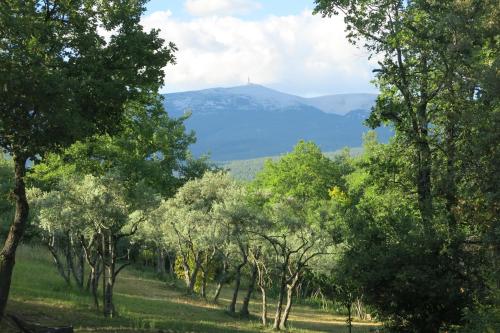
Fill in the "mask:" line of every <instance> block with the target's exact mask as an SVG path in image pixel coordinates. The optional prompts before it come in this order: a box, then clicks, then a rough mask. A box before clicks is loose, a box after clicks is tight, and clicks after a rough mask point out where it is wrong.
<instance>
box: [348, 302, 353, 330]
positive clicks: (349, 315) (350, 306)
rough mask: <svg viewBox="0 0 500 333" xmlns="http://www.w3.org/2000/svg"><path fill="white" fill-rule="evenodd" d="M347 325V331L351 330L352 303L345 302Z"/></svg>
mask: <svg viewBox="0 0 500 333" xmlns="http://www.w3.org/2000/svg"><path fill="white" fill-rule="evenodd" d="M347 327H348V329H349V333H351V332H352V303H351V302H349V303H347Z"/></svg>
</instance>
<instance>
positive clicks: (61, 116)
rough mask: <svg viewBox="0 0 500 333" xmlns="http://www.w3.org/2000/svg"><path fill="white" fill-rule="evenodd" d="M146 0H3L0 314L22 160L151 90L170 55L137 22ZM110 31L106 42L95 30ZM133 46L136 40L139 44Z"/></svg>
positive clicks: (107, 128) (20, 207) (17, 226)
mask: <svg viewBox="0 0 500 333" xmlns="http://www.w3.org/2000/svg"><path fill="white" fill-rule="evenodd" d="M144 3H145V1H122V2H111V3H108V2H101V1H80V0H79V1H72V2H59V1H38V0H34V1H29V2H27V3H26V2H22V3H21V2H18V1H3V2H2V3H1V5H0V27H1V28H0V29H1V30H2V33H1V35H2V39H1V40H0V87H2V88H1V89H0V147H1V148H2V150H4V151H6V152H8V153H9V154H10V155H11V156H12V158H13V160H14V165H15V168H14V171H15V177H14V180H15V184H14V190H13V196H14V199H15V204H16V213H15V217H14V221H13V223H12V225H11V228H10V230H9V233H8V235H7V238H6V240H5V244H4V247H3V249H2V251H1V252H0V314H1V315H3V313H4V310H5V306H6V303H7V299H8V295H9V290H10V282H11V276H12V271H13V267H14V263H15V252H16V248H17V246H18V244H19V242H20V239H21V238H22V236H23V233H24V230H25V227H26V221H27V218H28V211H29V205H28V202H27V199H26V191H25V182H24V178H25V173H26V161H27V160H28V159H35V158H36V157H37V156H41V155H44V154H45V153H46V152H48V151H51V150H54V149H58V148H60V147H64V146H67V145H69V144H71V143H73V142H74V141H76V140H77V139H80V138H84V137H87V136H90V135H92V134H94V133H97V132H101V133H103V132H112V131H113V130H115V129H116V128H117V125H119V124H120V120H121V117H122V113H123V105H124V103H125V102H126V101H128V100H133V99H134V97H135V96H136V95H137V94H138V93H139V94H140V93H144V92H145V91H151V92H156V91H157V89H158V88H159V86H160V85H161V83H162V80H163V75H164V74H163V70H162V69H163V67H164V66H165V65H166V64H167V63H169V62H171V61H172V60H173V55H172V53H173V51H174V50H175V46H173V44H171V45H169V46H167V47H165V46H164V42H163V40H161V39H160V38H159V37H158V32H157V31H151V32H149V33H146V32H144V31H143V30H142V27H141V25H140V24H139V21H140V16H141V14H142V13H143V11H144ZM103 30H104V31H107V32H111V37H110V38H109V39H108V40H106V39H105V38H104V37H103V36H102V35H100V34H99V31H103ZM136 45H141V47H140V48H138V47H136Z"/></svg>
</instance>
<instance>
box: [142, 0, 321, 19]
mask: <svg viewBox="0 0 500 333" xmlns="http://www.w3.org/2000/svg"><path fill="white" fill-rule="evenodd" d="M208 1H211V0H208ZM212 1H213V0H212ZM185 2H186V1H185V0H151V1H150V2H149V3H148V5H147V8H148V12H149V13H151V12H154V11H163V10H170V11H172V13H173V14H174V15H175V16H176V17H179V18H189V17H190V16H191V15H190V14H189V12H188V11H187V10H186V7H185ZM256 2H258V3H259V5H260V8H259V9H258V10H256V11H253V12H251V13H248V14H245V15H239V16H241V17H245V18H247V19H260V18H263V17H265V16H269V15H279V16H282V15H296V14H299V13H301V12H302V11H303V10H305V9H312V8H313V7H314V1H313V0H265V1H256Z"/></svg>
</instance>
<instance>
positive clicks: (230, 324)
mask: <svg viewBox="0 0 500 333" xmlns="http://www.w3.org/2000/svg"><path fill="white" fill-rule="evenodd" d="M230 292H231V290H229V288H227V289H226V290H224V291H223V293H222V296H221V300H220V304H211V303H209V302H207V301H205V300H203V299H199V298H196V297H187V296H185V295H184V294H183V292H182V291H181V289H179V288H176V287H175V286H172V285H171V284H168V283H165V282H162V281H159V280H158V279H156V278H155V277H154V274H152V273H150V272H141V271H138V270H135V269H132V268H131V269H128V270H125V271H124V272H123V273H121V275H120V276H119V277H118V280H117V283H116V288H115V298H114V300H115V306H116V307H117V309H118V312H119V316H118V317H116V318H112V319H106V318H104V317H103V316H102V314H101V312H99V311H97V310H95V309H94V308H93V306H92V299H91V297H90V296H89V295H88V294H87V293H85V292H81V291H78V290H76V288H72V287H68V286H67V285H66V284H65V283H64V281H63V280H62V278H60V277H59V276H58V275H57V272H56V269H55V268H54V267H53V265H52V263H51V260H50V257H49V255H48V253H47V252H46V251H45V250H44V249H39V248H30V247H26V246H24V247H21V248H20V249H19V250H18V255H17V262H16V267H15V271H14V276H13V281H12V289H11V297H10V300H9V304H8V307H7V312H8V313H15V314H17V315H19V316H21V317H23V318H25V319H27V320H32V321H35V322H38V323H41V324H45V325H51V326H57V325H73V326H74V327H75V331H76V332H108V333H111V332H120V333H128V332H155V333H156V332H165V333H166V332H175V333H177V332H179V333H181V332H182V333H187V332H208V333H210V332H213V333H229V332H248V333H251V332H263V331H270V329H268V328H263V327H262V325H261V324H260V322H259V319H258V318H257V317H252V318H250V319H246V320H243V319H238V318H234V317H232V316H229V315H228V314H227V313H226V312H225V308H226V307H227V304H228V303H229V297H230ZM242 298H243V295H241V296H240V297H239V299H240V300H241V299H242ZM259 309H260V304H259V302H258V300H255V301H253V302H252V303H251V305H250V311H251V312H252V313H253V314H256V315H258V314H259ZM272 310H273V309H272V307H270V309H269V314H273V311H272ZM290 320H291V321H290V329H289V331H291V332H301V333H302V332H303V333H309V332H332V333H343V332H347V328H346V327H345V318H344V317H342V316H335V315H333V314H331V313H328V312H326V311H322V310H320V309H315V308H312V307H309V306H302V305H297V306H296V307H294V308H293V309H292V313H291V316H290ZM2 325H3V326H2ZM374 327H376V326H375V325H374V324H373V323H368V322H365V323H356V324H355V326H354V329H353V332H354V333H365V332H366V333H367V332H369V331H370V328H374ZM0 332H4V333H11V332H12V333H13V332H16V330H14V329H13V328H12V327H9V326H8V325H7V324H6V323H5V322H4V323H2V324H0Z"/></svg>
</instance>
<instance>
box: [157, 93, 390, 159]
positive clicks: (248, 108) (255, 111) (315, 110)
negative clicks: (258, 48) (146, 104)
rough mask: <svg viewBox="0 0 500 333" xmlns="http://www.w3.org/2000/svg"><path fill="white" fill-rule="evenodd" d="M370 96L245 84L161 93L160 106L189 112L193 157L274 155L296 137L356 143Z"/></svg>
mask: <svg viewBox="0 0 500 333" xmlns="http://www.w3.org/2000/svg"><path fill="white" fill-rule="evenodd" d="M375 98H376V95H370V94H352V95H349V94H347V95H331V96H324V97H316V98H303V97H299V96H295V95H290V94H285V93H282V92H279V91H276V90H272V89H269V88H266V87H263V86H260V85H256V84H249V85H245V86H238V87H232V88H214V89H206V90H200V91H189V92H181V93H172V94H167V95H165V108H166V110H167V112H168V113H169V114H170V115H171V116H173V117H179V116H181V115H183V114H184V113H185V112H186V111H191V112H192V115H191V117H190V118H189V119H188V120H187V121H186V126H187V128H188V129H192V130H194V131H195V132H196V137H197V139H198V140H197V143H196V144H195V145H194V146H193V147H192V151H193V153H194V155H201V154H203V153H207V152H210V153H211V156H212V159H214V160H217V161H229V160H240V159H251V158H257V157H263V156H272V155H279V154H282V153H285V152H288V151H290V150H291V149H292V148H293V146H294V145H295V144H296V143H297V141H299V140H301V139H304V140H312V141H314V142H316V143H317V144H318V145H319V146H320V147H321V149H322V150H323V151H335V150H337V149H340V148H342V147H345V146H350V147H359V146H360V145H361V140H362V134H363V133H364V132H366V131H367V130H368V128H366V127H365V126H364V125H363V120H364V119H365V118H366V117H367V116H368V114H369V112H370V111H369V110H370V107H371V105H372V104H373V101H374V100H375ZM370 101H371V102H370ZM378 132H379V138H380V139H381V140H383V141H385V140H387V139H388V138H389V137H390V135H391V133H392V132H391V131H390V130H389V129H386V128H385V129H379V130H378Z"/></svg>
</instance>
